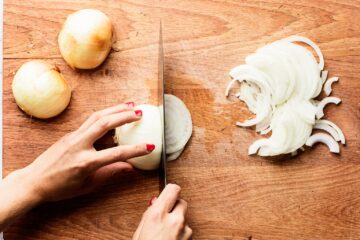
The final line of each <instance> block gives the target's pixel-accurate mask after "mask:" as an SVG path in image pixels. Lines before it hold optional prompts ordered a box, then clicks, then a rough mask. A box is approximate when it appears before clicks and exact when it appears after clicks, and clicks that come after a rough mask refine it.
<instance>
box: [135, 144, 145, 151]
mask: <svg viewBox="0 0 360 240" xmlns="http://www.w3.org/2000/svg"><path fill="white" fill-rule="evenodd" d="M135 151H136V152H144V151H146V148H145V147H144V145H143V144H137V145H135Z"/></svg>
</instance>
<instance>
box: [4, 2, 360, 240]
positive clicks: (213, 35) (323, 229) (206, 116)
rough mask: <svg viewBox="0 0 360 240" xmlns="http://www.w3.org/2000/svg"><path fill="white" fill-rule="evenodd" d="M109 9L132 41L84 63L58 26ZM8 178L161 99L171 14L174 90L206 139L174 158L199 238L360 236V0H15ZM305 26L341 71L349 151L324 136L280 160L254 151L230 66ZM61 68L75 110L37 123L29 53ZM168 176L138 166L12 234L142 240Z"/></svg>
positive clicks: (49, 208)
mask: <svg viewBox="0 0 360 240" xmlns="http://www.w3.org/2000/svg"><path fill="white" fill-rule="evenodd" d="M89 7H91V8H97V9H100V10H102V11H104V12H105V13H106V14H107V15H108V16H109V17H110V18H111V19H112V20H113V23H114V26H115V29H116V33H117V39H118V43H117V46H118V48H119V50H120V51H118V52H112V53H111V54H110V56H109V59H108V60H107V61H106V62H105V64H103V65H102V66H101V67H99V68H98V69H96V70H94V71H78V72H74V71H72V70H71V69H70V68H69V67H68V66H66V64H65V63H64V61H63V60H62V59H61V57H60V55H59V51H58V48H57V40H56V39H57V34H58V32H59V29H60V27H61V24H62V22H63V21H64V19H65V17H66V16H67V15H68V14H69V13H71V12H73V11H75V10H78V9H81V8H89ZM4 8H5V13H4V83H3V86H4V93H3V100H4V119H3V120H4V125H3V130H4V155H3V158H4V174H5V175H6V174H8V173H9V172H11V171H13V170H15V169H18V168H21V167H24V166H26V165H27V164H29V163H30V162H31V161H32V160H33V159H34V158H36V156H37V155H39V154H40V153H41V152H42V151H44V150H45V149H46V148H47V147H48V146H50V145H51V143H52V142H54V141H56V140H57V139H58V138H59V137H61V136H62V135H64V134H66V133H67V132H69V131H72V130H74V129H76V128H77V127H78V126H79V125H80V123H81V122H82V121H84V120H85V119H86V117H87V116H88V115H89V114H90V113H91V112H93V111H96V110H99V109H102V108H104V107H107V106H111V105H114V104H117V103H119V102H124V101H128V100H134V101H135V102H137V103H144V102H149V101H150V102H151V101H155V98H156V83H154V81H153V80H154V79H156V74H157V62H156V58H157V40H158V37H157V34H158V20H159V18H161V19H162V21H163V23H164V40H165V78H166V91H167V92H168V93H172V94H175V95H177V96H178V97H180V98H181V99H183V100H184V102H185V103H186V105H187V106H188V107H189V110H190V111H191V114H192V117H193V124H194V131H193V136H192V138H191V140H190V142H189V144H188V146H187V148H186V150H185V152H184V153H183V155H182V156H181V158H180V159H178V160H177V161H175V162H171V163H170V164H169V179H170V182H175V183H178V184H180V185H181V186H182V196H183V198H184V199H186V200H187V201H188V202H189V213H188V219H189V224H190V225H191V227H192V228H193V230H194V239H204V240H205V239H241V240H243V239H253V240H254V239H266V240H268V239H276V240H279V239H284V240H288V239H295V240H296V239H304V240H305V239H306V240H308V239H328V240H332V239H334V240H335V239H349V240H350V239H352V240H354V239H360V210H359V209H360V197H359V196H360V157H359V154H360V151H359V144H360V141H359V135H360V121H359V116H360V111H359V97H358V96H359V94H360V92H359V90H360V77H359V76H360V70H359V69H360V68H359V65H360V47H359V46H360V3H359V2H358V1H351V0H345V1H341V2H340V1H335V0H334V1H325V0H324V1H320V0H317V1H301V0H300V1H281V0H277V1H275V0H267V1H252V0H248V1H246V0H245V1H236V0H232V1H231V0H229V1H224V0H161V1H160V0H159V1H155V0H154V1H146V0H131V1H122V0H117V1H116V0H110V1H105V0H97V1H90V0H89V1H86V0H83V1H76V0H67V1H60V0H52V1H40V0H31V1H20V0H5V6H4ZM293 34H298V35H303V36H306V37H309V38H311V39H312V40H314V41H315V42H316V43H318V44H319V46H320V48H321V49H322V50H323V53H324V56H325V64H326V69H328V70H329V76H339V77H340V82H339V83H336V84H335V85H334V92H333V94H334V96H338V97H341V99H342V104H341V105H340V106H337V107H336V106H329V107H327V108H326V117H327V118H328V119H330V120H332V121H334V122H335V123H337V124H338V125H339V126H340V127H341V129H342V130H343V131H344V133H345V136H346V140H347V144H346V146H345V147H344V146H342V147H341V154H340V155H334V154H331V153H329V151H328V149H327V148H326V147H325V146H324V145H316V146H315V147H314V148H312V149H307V151H306V152H304V153H302V154H300V155H298V156H296V157H288V156H284V157H281V158H279V159H276V160H269V159H264V158H260V157H250V156H247V148H248V146H249V145H250V144H251V143H252V142H253V141H254V140H256V139H259V138H260V136H259V135H257V134H256V133H255V132H254V130H253V129H243V128H238V127H236V126H235V124H234V123H235V121H237V120H244V119H246V118H247V117H248V111H247V109H246V106H245V105H244V104H243V103H241V102H238V101H233V100H228V99H226V98H225V97H224V90H225V87H226V85H227V83H228V81H229V77H228V72H229V70H230V69H231V68H232V67H234V66H236V65H238V64H241V63H243V62H244V58H245V57H246V55H248V54H250V53H252V52H253V51H254V50H256V48H258V47H260V46H262V45H264V44H266V43H269V42H272V41H274V40H277V39H280V38H283V37H286V36H289V35H293ZM39 58H40V59H46V60H47V61H49V62H51V63H55V64H57V65H58V66H59V68H60V69H61V71H62V72H63V74H64V76H65V77H66V79H68V80H69V81H70V84H71V86H72V88H73V90H74V93H73V98H72V101H71V104H70V106H69V108H68V109H67V110H66V111H65V112H64V113H63V114H61V115H60V116H59V117H57V118H55V119H52V120H50V121H39V120H34V119H30V118H29V117H27V116H26V115H24V114H23V113H22V112H20V111H19V110H18V109H17V107H16V104H15V102H14V99H13V96H12V94H11V88H10V84H11V81H12V78H13V75H14V72H15V71H16V70H17V69H18V67H19V66H20V65H21V64H22V63H23V62H25V61H27V60H30V59H39ZM158 187H159V186H158V176H157V173H156V172H153V173H143V172H137V173H134V174H132V175H129V176H126V177H124V178H123V179H122V180H121V181H119V182H116V183H112V184H109V185H108V186H106V187H104V189H102V190H101V191H100V192H97V193H94V194H91V195H87V196H84V197H81V198H77V199H73V200H69V201H64V202H60V203H54V204H48V205H45V206H41V207H39V208H37V209H35V210H34V211H32V212H31V213H29V214H27V215H26V216H24V217H23V218H22V219H20V220H19V221H18V222H16V223H15V224H14V225H13V226H12V227H11V228H9V229H8V231H7V232H6V233H5V238H6V239H11V240H12V239H130V238H131V236H132V233H133V232H134V230H135V228H136V226H137V224H138V222H139V220H140V217H141V214H142V212H143V211H144V210H145V209H146V203H147V201H148V199H150V197H151V196H152V195H153V194H155V195H156V194H158Z"/></svg>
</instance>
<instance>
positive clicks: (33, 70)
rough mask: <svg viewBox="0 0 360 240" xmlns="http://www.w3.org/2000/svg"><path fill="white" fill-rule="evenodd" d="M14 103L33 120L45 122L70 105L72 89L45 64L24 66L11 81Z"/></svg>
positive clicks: (42, 62)
mask: <svg viewBox="0 0 360 240" xmlns="http://www.w3.org/2000/svg"><path fill="white" fill-rule="evenodd" d="M12 92H13V95H14V98H15V101H16V104H17V105H18V106H19V108H20V109H22V110H23V111H24V112H25V113H27V114H29V115H30V116H32V117H36V118H40V119H48V118H52V117H55V116H57V115H58V114H60V113H61V112H62V111H64V109H65V108H66V107H67V106H68V105H69V103H70V99H71V87H70V85H69V83H68V82H67V81H66V80H65V79H64V77H63V75H62V74H61V73H60V71H59V69H58V68H57V67H55V66H53V65H51V64H49V63H47V62H45V61H42V60H33V61H30V62H27V63H25V64H23V65H22V66H21V67H20V68H19V70H18V71H17V72H16V74H15V76H14V79H13V82H12Z"/></svg>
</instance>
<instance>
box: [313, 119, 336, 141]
mask: <svg viewBox="0 0 360 240" xmlns="http://www.w3.org/2000/svg"><path fill="white" fill-rule="evenodd" d="M314 129H320V130H323V131H325V132H327V133H328V134H330V135H331V136H332V137H333V138H334V139H335V141H337V142H338V141H340V136H339V134H338V132H337V131H336V130H335V129H334V128H332V127H331V126H330V125H328V124H325V123H319V122H317V123H315V125H314Z"/></svg>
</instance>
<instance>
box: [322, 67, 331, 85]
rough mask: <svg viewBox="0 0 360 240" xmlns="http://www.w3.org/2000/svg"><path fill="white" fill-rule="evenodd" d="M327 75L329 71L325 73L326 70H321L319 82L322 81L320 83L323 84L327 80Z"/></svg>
mask: <svg viewBox="0 0 360 240" xmlns="http://www.w3.org/2000/svg"><path fill="white" fill-rule="evenodd" d="M328 73H329V71H326V70H323V71H321V80H322V83H324V82H325V81H326V79H327V76H328Z"/></svg>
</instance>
